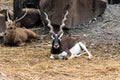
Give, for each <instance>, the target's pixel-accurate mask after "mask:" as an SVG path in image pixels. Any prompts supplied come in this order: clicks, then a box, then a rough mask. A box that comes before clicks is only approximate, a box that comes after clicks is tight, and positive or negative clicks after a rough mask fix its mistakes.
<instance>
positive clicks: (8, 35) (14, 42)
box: [3, 11, 39, 46]
mask: <svg viewBox="0 0 120 80" xmlns="http://www.w3.org/2000/svg"><path fill="white" fill-rule="evenodd" d="M26 14H27V11H26V13H25V14H24V15H23V16H22V17H21V18H19V19H16V20H14V21H12V20H10V18H9V15H8V12H7V19H8V22H7V29H6V30H5V32H4V36H3V38H4V44H5V45H10V46H21V45H25V43H26V41H30V40H31V39H39V36H38V35H37V34H36V33H35V32H33V31H32V30H29V29H26V28H20V27H18V26H17V25H16V23H17V21H19V20H21V19H22V18H24V17H25V15H26Z"/></svg>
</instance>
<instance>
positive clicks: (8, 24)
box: [6, 8, 28, 30]
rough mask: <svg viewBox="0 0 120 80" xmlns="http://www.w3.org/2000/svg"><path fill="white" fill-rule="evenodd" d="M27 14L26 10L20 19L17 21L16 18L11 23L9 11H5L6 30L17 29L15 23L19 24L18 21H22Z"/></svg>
mask: <svg viewBox="0 0 120 80" xmlns="http://www.w3.org/2000/svg"><path fill="white" fill-rule="evenodd" d="M27 12H28V10H27V8H26V12H25V14H24V15H23V16H22V17H20V18H19V19H17V18H16V19H15V20H14V21H12V20H11V19H10V16H9V11H8V10H7V22H6V25H7V29H8V30H11V29H15V28H16V27H17V24H16V23H17V22H19V21H20V20H22V19H23V18H24V17H25V16H26V15H27Z"/></svg>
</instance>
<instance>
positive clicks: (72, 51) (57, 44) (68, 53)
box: [44, 11, 92, 59]
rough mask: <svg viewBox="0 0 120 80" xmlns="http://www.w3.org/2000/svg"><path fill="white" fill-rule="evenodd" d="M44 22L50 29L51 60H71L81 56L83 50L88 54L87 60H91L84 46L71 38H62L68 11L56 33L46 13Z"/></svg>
mask: <svg viewBox="0 0 120 80" xmlns="http://www.w3.org/2000/svg"><path fill="white" fill-rule="evenodd" d="M44 14H45V17H46V21H47V22H48V25H47V26H48V27H49V28H50V34H51V37H52V39H53V41H52V48H51V55H50V58H51V59H71V58H74V57H79V56H81V55H82V53H81V52H82V50H85V51H86V52H87V54H88V58H89V59H91V56H92V55H91V53H90V52H89V51H88V49H87V48H86V45H85V44H84V43H83V42H81V41H77V40H76V39H74V38H72V37H65V38H62V36H63V33H64V32H63V27H64V26H65V21H66V20H67V15H68V11H67V12H66V14H65V15H64V18H63V20H62V24H61V25H60V30H59V32H58V33H55V32H54V30H53V26H52V25H51V21H50V20H49V18H48V15H47V14H46V13H44Z"/></svg>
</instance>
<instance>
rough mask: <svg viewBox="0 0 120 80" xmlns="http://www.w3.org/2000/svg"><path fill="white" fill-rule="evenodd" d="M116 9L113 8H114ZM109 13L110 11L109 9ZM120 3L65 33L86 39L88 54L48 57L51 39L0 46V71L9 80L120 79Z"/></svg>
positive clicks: (45, 38) (45, 37)
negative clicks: (98, 16)
mask: <svg viewBox="0 0 120 80" xmlns="http://www.w3.org/2000/svg"><path fill="white" fill-rule="evenodd" d="M114 10H117V11H114ZM109 11H110V12H111V13H110V12H109ZM119 13H120V5H110V6H108V8H107V9H106V12H105V14H104V15H103V19H102V20H101V19H99V20H97V21H95V22H93V23H92V24H89V25H88V24H83V25H80V26H76V27H75V29H72V30H70V31H69V32H68V33H69V34H70V33H71V35H72V36H74V37H77V38H80V39H82V40H85V41H86V45H87V47H88V50H89V51H90V52H91V53H92V55H93V57H92V59H91V60H88V59H87V55H82V56H81V57H79V58H74V59H70V60H51V59H50V58H49V55H50V48H51V39H50V38H47V36H48V35H46V36H44V38H43V39H44V40H45V41H42V42H40V41H36V42H32V43H28V44H27V45H26V46H22V47H6V46H3V45H2V44H1V46H0V72H3V73H4V74H6V75H7V76H8V77H9V78H10V79H13V80H120V61H119V60H120V22H119V21H120V14H119Z"/></svg>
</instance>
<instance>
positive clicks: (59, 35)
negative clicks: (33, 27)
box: [44, 11, 68, 49]
mask: <svg viewBox="0 0 120 80" xmlns="http://www.w3.org/2000/svg"><path fill="white" fill-rule="evenodd" d="M44 14H45V17H46V21H47V22H48V25H47V26H48V27H49V28H50V31H49V33H50V34H51V38H52V39H53V42H52V47H53V48H55V49H58V48H59V47H60V46H61V38H62V36H63V34H64V32H63V27H64V26H65V21H66V20H67V15H68V11H67V12H66V13H65V15H64V18H63V20H62V24H61V25H60V28H59V32H58V33H55V32H54V29H53V26H52V25H51V21H50V19H49V18H48V15H47V14H46V13H44Z"/></svg>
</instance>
